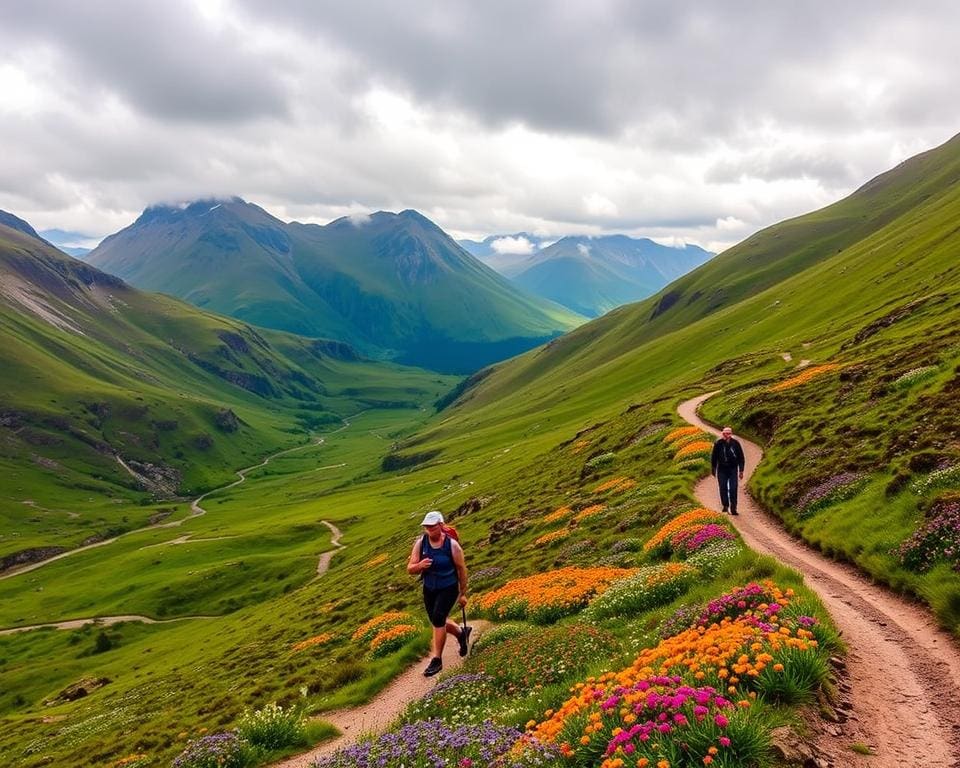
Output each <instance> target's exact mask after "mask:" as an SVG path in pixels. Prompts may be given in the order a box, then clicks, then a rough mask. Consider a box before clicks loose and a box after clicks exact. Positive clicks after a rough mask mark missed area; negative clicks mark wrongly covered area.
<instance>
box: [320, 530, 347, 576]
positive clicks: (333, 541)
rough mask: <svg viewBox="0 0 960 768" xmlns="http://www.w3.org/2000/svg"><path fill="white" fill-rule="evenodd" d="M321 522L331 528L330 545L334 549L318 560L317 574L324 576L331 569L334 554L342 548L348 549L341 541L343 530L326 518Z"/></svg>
mask: <svg viewBox="0 0 960 768" xmlns="http://www.w3.org/2000/svg"><path fill="white" fill-rule="evenodd" d="M320 522H321V523H323V524H324V525H325V526H327V528H329V529H330V533H331V536H330V546H332V547H333V549H331V550H330V551H329V552H324V553H323V554H322V555H320V560H319V561H318V562H317V576H323V574H325V573H326V572H327V571H328V570H329V568H330V561H331V560H332V559H333V556H334V555H335V554H337V552H339V551H340V550H341V549H346V546H345V545H344V544H341V543H340V539H342V538H343V532H342V531H341V530H340V529H339V528H337V526H335V525H334V524H333V523H330V522H327V521H326V520H321V521H320Z"/></svg>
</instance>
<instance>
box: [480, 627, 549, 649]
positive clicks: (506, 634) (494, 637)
mask: <svg viewBox="0 0 960 768" xmlns="http://www.w3.org/2000/svg"><path fill="white" fill-rule="evenodd" d="M536 631H539V630H535V629H533V628H532V627H530V626H529V625H527V624H500V625H499V626H496V627H493V628H492V629H488V630H487V631H486V632H484V633H483V634H482V635H480V637H478V638H477V639H476V641H475V642H474V643H473V652H474V653H478V652H479V651H482V650H484V649H485V648H492V647H493V646H495V645H499V644H500V643H503V642H505V641H507V640H512V639H513V638H515V637H520V636H521V635H525V634H527V633H529V632H536Z"/></svg>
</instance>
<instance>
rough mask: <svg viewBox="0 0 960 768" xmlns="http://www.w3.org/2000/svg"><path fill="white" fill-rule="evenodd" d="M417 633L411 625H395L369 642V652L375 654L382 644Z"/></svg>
mask: <svg viewBox="0 0 960 768" xmlns="http://www.w3.org/2000/svg"><path fill="white" fill-rule="evenodd" d="M418 631H419V630H418V629H417V628H416V627H415V626H414V625H413V624H397V625H396V626H394V627H390V628H389V629H385V630H383V632H380V633H379V634H377V636H376V637H374V638H373V640H371V641H370V652H371V653H373V654H376V652H377V649H378V648H380V646H382V645H383V644H384V643H387V642H390V641H391V640H396V639H397V638H406V637H411V636H413V635H415V634H417V632H418Z"/></svg>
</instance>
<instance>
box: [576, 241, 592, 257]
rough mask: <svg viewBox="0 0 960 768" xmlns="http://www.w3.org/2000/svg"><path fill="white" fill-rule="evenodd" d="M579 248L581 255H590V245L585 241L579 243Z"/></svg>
mask: <svg viewBox="0 0 960 768" xmlns="http://www.w3.org/2000/svg"><path fill="white" fill-rule="evenodd" d="M577 250H578V251H579V252H580V255H581V256H589V255H590V246H589V245H586V244H584V243H577Z"/></svg>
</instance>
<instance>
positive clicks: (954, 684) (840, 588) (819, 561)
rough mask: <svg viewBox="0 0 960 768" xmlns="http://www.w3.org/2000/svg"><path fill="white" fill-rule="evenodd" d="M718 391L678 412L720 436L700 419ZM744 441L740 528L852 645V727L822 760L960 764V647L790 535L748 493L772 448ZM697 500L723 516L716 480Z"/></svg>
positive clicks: (824, 739)
mask: <svg viewBox="0 0 960 768" xmlns="http://www.w3.org/2000/svg"><path fill="white" fill-rule="evenodd" d="M714 394H716V393H715V392H713V393H710V394H706V395H701V396H699V397H695V398H693V399H691V400H687V401H686V402H684V403H681V404H680V406H679V408H678V409H677V410H678V413H679V414H680V416H681V417H682V418H684V419H685V420H686V421H688V422H689V423H690V424H693V425H695V426H697V427H700V428H701V429H703V430H705V431H707V432H710V433H712V434H718V430H717V429H715V428H714V427H712V426H710V425H708V424H707V423H705V422H704V421H703V420H702V419H701V418H700V416H699V415H698V412H697V411H698V408H699V407H700V405H701V403H703V402H704V401H705V400H706V399H707V398H709V397H711V396H712V395H714ZM738 439H739V440H740V442H741V444H742V445H743V449H744V453H745V454H746V459H747V463H746V471H745V473H744V482H743V486H744V487H742V488H741V495H742V497H741V500H740V504H739V511H740V515H738V516H737V517H732V518H731V521H732V522H733V523H734V525H735V526H736V527H737V529H738V530H739V531H740V534H741V535H742V536H743V539H744V541H745V542H746V543H747V544H748V545H749V546H750V547H751V548H753V549H754V550H756V551H758V552H762V553H765V554H768V555H771V556H773V557H775V558H776V559H777V560H780V561H781V562H783V563H785V564H787V565H789V566H791V567H793V568H796V569H797V570H798V571H800V572H801V573H802V574H803V575H804V581H805V582H806V584H807V585H808V586H809V587H810V588H811V589H813V590H814V591H815V592H816V593H817V594H818V595H819V597H820V599H821V600H822V601H823V603H824V604H825V605H826V607H827V609H828V610H829V611H830V615H831V616H832V617H833V620H834V622H835V623H836V625H837V627H838V628H839V629H840V631H841V633H842V635H843V637H844V639H845V641H846V642H847V644H848V645H849V653H848V655H847V657H846V660H845V662H846V673H845V675H844V676H843V678H842V679H841V688H842V689H843V690H844V692H845V693H847V695H848V696H849V699H850V706H851V709H850V710H849V714H848V719H847V720H846V721H845V722H842V723H838V724H829V725H827V726H826V727H825V728H824V729H823V730H822V731H821V732H820V733H819V734H818V736H817V739H816V743H817V747H818V750H819V752H820V754H821V755H824V756H827V757H829V759H830V762H829V764H832V765H835V766H837V768H841V767H843V768H845V767H846V766H851V768H854V767H855V768H860V767H861V766H863V767H864V768H868V767H870V766H872V767H873V768H894V767H896V768H914V767H916V768H920V767H921V766H931V768H933V767H934V766H936V767H937V768H940V767H941V766H946V767H952V768H958V767H960V649H958V647H957V645H956V643H955V642H954V640H953V638H952V637H951V636H950V634H949V633H947V632H946V631H944V630H942V629H941V628H940V627H938V626H937V624H936V622H935V621H934V619H933V617H932V616H931V615H930V613H929V612H928V611H926V610H925V609H924V608H922V607H920V606H919V605H917V604H914V603H911V602H908V601H907V600H904V599H903V598H900V597H898V596H896V595H894V594H893V593H891V592H890V591H888V590H887V589H885V588H882V587H880V586H877V585H876V584H873V583H872V582H870V581H869V579H868V578H867V577H865V576H864V575H863V574H862V573H860V572H859V571H857V570H856V569H855V568H853V567H851V566H847V565H844V564H840V563H837V562H835V561H833V560H830V559H828V558H826V557H824V556H823V555H821V554H820V553H819V552H817V551H816V550H814V549H812V548H811V547H809V546H807V545H806V544H804V543H803V542H801V541H798V540H796V539H794V538H793V537H791V536H790V534H788V533H787V532H786V531H785V530H784V529H783V527H782V526H781V525H780V523H779V522H778V521H777V520H776V519H775V518H773V517H772V516H771V515H770V514H768V513H767V512H765V511H764V510H763V509H762V508H760V506H759V505H758V504H757V503H756V502H755V501H754V500H753V498H752V497H751V496H750V495H749V494H748V493H746V491H745V486H746V483H747V482H748V481H749V479H750V475H751V474H752V473H753V470H754V469H755V468H756V466H757V464H758V463H759V462H760V460H761V459H762V458H763V451H762V450H761V448H760V446H758V445H756V444H755V443H752V442H750V441H748V440H745V439H743V438H742V437H741V438H738ZM695 495H696V497H697V499H698V500H699V501H700V503H701V504H703V506H705V507H707V508H710V509H715V510H719V509H720V494H719V490H718V488H717V483H716V481H715V480H714V479H713V478H712V477H706V478H704V479H703V480H701V481H700V482H699V483H698V484H697V486H696V489H695ZM847 687H849V691H847V690H846V689H847ZM855 743H861V744H867V745H869V746H870V747H871V748H872V750H873V752H874V753H875V754H874V755H871V756H862V755H859V754H857V753H856V752H854V751H852V750H851V749H850V746H851V745H852V744H855Z"/></svg>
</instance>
